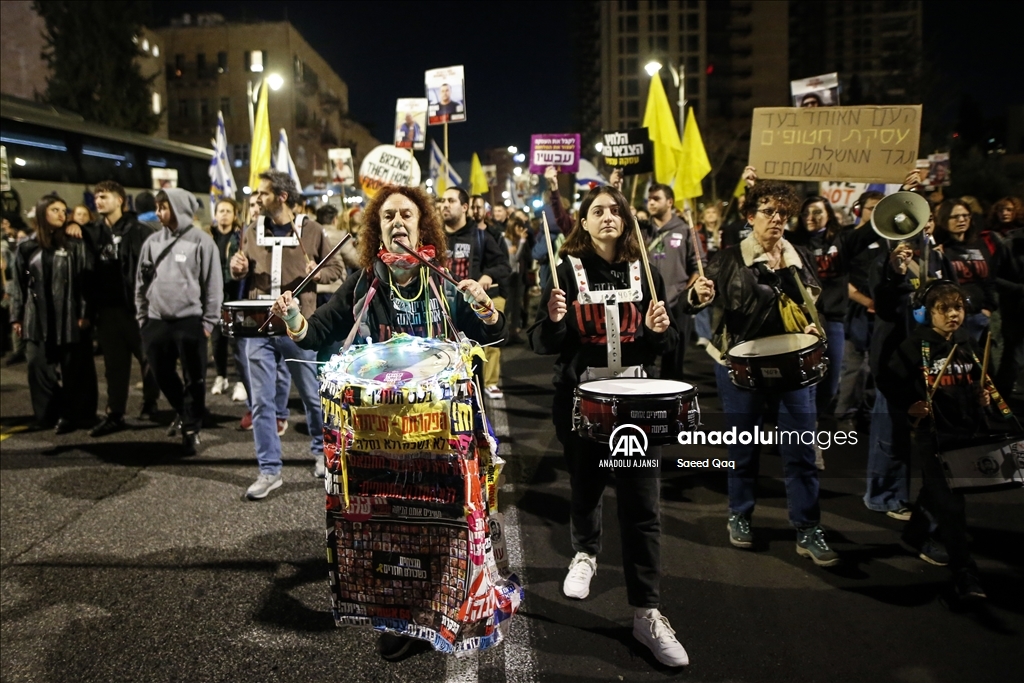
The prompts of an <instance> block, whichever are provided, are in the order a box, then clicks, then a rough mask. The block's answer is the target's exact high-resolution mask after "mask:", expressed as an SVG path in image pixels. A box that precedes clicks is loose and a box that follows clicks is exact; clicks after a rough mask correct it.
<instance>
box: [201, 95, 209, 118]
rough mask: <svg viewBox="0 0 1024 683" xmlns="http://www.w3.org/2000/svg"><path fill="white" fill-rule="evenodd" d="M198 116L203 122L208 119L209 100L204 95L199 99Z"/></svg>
mask: <svg viewBox="0 0 1024 683" xmlns="http://www.w3.org/2000/svg"><path fill="white" fill-rule="evenodd" d="M199 118H200V119H201V120H202V121H203V123H206V122H207V121H208V120H209V119H210V100H208V99H206V98H205V97H204V98H202V99H201V100H199Z"/></svg>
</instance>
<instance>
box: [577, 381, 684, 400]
mask: <svg viewBox="0 0 1024 683" xmlns="http://www.w3.org/2000/svg"><path fill="white" fill-rule="evenodd" d="M690 391H694V388H693V385H692V384H687V383H686V382H677V381H676V380H672V379H647V378H644V377H618V378H611V379H593V380H590V381H589V382H582V383H580V393H581V394H583V395H587V394H590V395H592V396H602V397H605V396H608V397H611V396H620V397H624V396H629V397H634V398H637V397H643V396H676V395H678V394H685V393H687V392H690Z"/></svg>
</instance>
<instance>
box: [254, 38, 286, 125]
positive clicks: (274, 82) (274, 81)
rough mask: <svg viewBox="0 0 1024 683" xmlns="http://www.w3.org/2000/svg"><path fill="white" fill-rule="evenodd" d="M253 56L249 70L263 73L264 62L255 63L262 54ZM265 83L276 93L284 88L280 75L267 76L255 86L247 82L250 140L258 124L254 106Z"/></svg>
mask: <svg viewBox="0 0 1024 683" xmlns="http://www.w3.org/2000/svg"><path fill="white" fill-rule="evenodd" d="M252 54H253V59H254V63H253V64H251V65H250V67H249V70H250V71H252V72H253V73H261V72H262V71H263V62H262V60H258V61H259V63H258V64H256V63H255V62H256V61H257V60H255V56H256V55H258V54H260V53H259V52H253V53H252ZM264 82H266V84H267V85H268V86H270V89H271V90H273V91H275V92H276V91H278V90H280V89H281V88H282V87H283V86H284V78H283V77H282V76H281V74H278V73H273V74H267V76H266V77H264V78H263V79H261V80H257V81H256V83H255V85H254V84H253V82H252V80H249V81H246V95H247V97H246V99H247V100H248V101H249V138H250V139H252V136H253V131H254V129H255V127H256V122H255V118H256V116H255V113H254V112H253V105H254V104H255V103H256V96H257V95H258V93H259V91H260V85H262V84H263V83H264Z"/></svg>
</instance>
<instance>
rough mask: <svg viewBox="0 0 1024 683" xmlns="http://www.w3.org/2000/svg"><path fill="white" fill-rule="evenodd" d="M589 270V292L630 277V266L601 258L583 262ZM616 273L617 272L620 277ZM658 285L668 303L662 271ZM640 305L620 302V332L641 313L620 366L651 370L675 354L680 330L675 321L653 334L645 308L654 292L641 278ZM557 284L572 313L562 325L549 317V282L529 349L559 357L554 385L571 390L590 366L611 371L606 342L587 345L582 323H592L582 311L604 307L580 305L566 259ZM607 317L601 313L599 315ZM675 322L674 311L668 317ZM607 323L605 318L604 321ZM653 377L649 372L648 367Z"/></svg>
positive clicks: (655, 273)
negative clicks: (640, 366)
mask: <svg viewBox="0 0 1024 683" xmlns="http://www.w3.org/2000/svg"><path fill="white" fill-rule="evenodd" d="M580 260H581V261H582V263H583V267H584V268H585V269H586V271H587V276H588V277H587V280H588V282H589V284H590V285H591V289H598V287H599V286H600V285H602V284H606V283H613V284H614V283H620V282H621V281H622V275H623V272H622V271H623V270H625V272H626V273H628V267H629V266H628V264H626V263H617V264H614V265H611V264H609V263H608V262H607V261H605V260H604V259H603V258H601V257H600V256H597V255H596V254H590V255H587V256H583V257H582V258H581V259H580ZM613 271H618V272H619V277H618V278H616V277H615V275H614V274H613ZM652 275H653V276H654V287H655V289H656V290H657V295H658V299H659V300H660V301H664V300H665V285H664V283H663V282H662V279H661V275H659V274H658V271H653V272H652ZM641 280H642V282H641V291H642V293H643V298H642V300H641V301H639V302H637V303H635V304H633V303H620V304H619V320H620V328H621V329H622V330H623V331H625V330H626V329H627V326H628V323H627V320H629V318H630V316H636V315H637V314H639V319H638V320H637V319H635V318H634V319H633V320H634V323H635V328H636V332H635V333H634V336H633V340H632V341H628V342H624V343H623V344H622V365H623V367H627V366H631V365H645V366H651V365H652V364H653V363H654V362H655V359H657V358H659V357H660V356H661V355H662V354H664V353H666V352H668V351H671V350H672V349H674V348H675V346H676V344H677V343H678V342H679V332H678V330H677V328H676V323H675V321H674V320H672V321H671V324H670V326H669V328H668V329H667V330H665V331H664V332H662V333H660V334H659V333H657V332H653V331H651V330H649V329H647V327H646V325H645V323H644V318H645V316H646V314H647V308H648V307H649V306H650V301H651V294H650V289H649V287H648V285H647V278H646V277H644V278H641ZM558 284H559V285H560V286H561V288H562V290H563V291H564V292H565V297H566V302H567V304H568V309H569V310H568V312H567V313H566V316H565V317H564V318H562V319H561V320H560V321H558V322H557V323H556V322H552V321H551V319H550V318H549V317H548V300H549V299H550V298H551V290H552V285H551V284H550V283H549V284H548V285H547V286H546V287H545V288H544V292H543V293H542V294H541V298H540V307H539V308H538V310H537V321H536V322H535V323H534V324H533V326H531V327H530V329H529V331H528V332H529V339H530V347H531V348H532V349H533V350H534V352H536V353H539V354H541V355H556V354H557V355H558V360H556V361H555V376H554V384H555V386H556V387H562V388H572V387H575V386H577V385H578V384H579V381H580V376H581V375H582V374H583V372H584V371H585V370H586V369H587V368H588V367H593V368H604V367H608V355H607V353H608V352H607V344H598V343H584V335H585V334H586V330H584V329H581V323H582V324H583V325H586V322H587V321H588V320H590V319H592V316H590V315H588V312H586V311H584V310H582V309H584V308H588V309H603V308H604V307H603V305H588V306H583V305H581V304H578V303H577V296H578V295H579V289H578V287H577V284H576V278H575V276H574V275H573V271H572V265H571V263H570V262H569V260H568V259H565V260H563V261H562V263H561V264H560V265H559V266H558ZM601 313H602V314H603V310H602V311H601ZM669 316H670V320H671V312H670V313H669ZM602 324H603V318H602ZM648 374H650V369H648Z"/></svg>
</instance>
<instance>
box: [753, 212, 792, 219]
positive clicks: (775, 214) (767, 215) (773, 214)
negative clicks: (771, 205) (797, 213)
mask: <svg viewBox="0 0 1024 683" xmlns="http://www.w3.org/2000/svg"><path fill="white" fill-rule="evenodd" d="M757 213H763V214H764V217H765V218H767V219H768V220H769V221H771V220H775V218H776V217H778V219H779V220H780V221H787V220H789V213H787V212H786V211H781V210H779V209H758V210H757Z"/></svg>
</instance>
